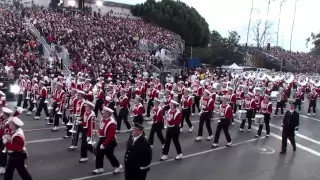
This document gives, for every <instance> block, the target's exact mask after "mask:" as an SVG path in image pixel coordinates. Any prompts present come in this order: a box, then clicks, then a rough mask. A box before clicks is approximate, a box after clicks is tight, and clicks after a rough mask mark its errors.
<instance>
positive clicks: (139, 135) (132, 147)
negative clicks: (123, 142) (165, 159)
mask: <svg viewBox="0 0 320 180" xmlns="http://www.w3.org/2000/svg"><path fill="white" fill-rule="evenodd" d="M151 160H152V150H151V146H150V144H149V142H148V140H147V138H146V137H145V135H144V131H143V126H142V125H141V124H138V123H134V126H133V131H132V134H131V136H130V137H129V140H128V144H127V150H126V153H125V157H124V166H125V168H124V169H125V171H124V172H125V180H145V179H146V177H147V173H148V171H149V170H150V164H151Z"/></svg>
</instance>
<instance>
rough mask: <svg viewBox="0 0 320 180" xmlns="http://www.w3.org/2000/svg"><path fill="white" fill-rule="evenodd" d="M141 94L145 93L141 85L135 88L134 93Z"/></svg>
mask: <svg viewBox="0 0 320 180" xmlns="http://www.w3.org/2000/svg"><path fill="white" fill-rule="evenodd" d="M142 94H145V89H144V87H143V86H140V87H138V88H137V89H136V95H138V96H141V95H142Z"/></svg>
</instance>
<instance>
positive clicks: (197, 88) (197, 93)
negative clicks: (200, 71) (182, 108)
mask: <svg viewBox="0 0 320 180" xmlns="http://www.w3.org/2000/svg"><path fill="white" fill-rule="evenodd" d="M202 94H203V88H202V86H201V85H200V82H199V81H196V82H195V85H194V86H193V96H194V102H193V104H192V114H191V115H194V113H195V112H196V110H195V107H197V108H198V112H199V115H200V112H201V109H200V99H201V96H202Z"/></svg>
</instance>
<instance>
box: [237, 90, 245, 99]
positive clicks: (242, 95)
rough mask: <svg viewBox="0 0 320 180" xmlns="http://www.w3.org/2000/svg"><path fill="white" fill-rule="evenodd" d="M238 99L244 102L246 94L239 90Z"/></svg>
mask: <svg viewBox="0 0 320 180" xmlns="http://www.w3.org/2000/svg"><path fill="white" fill-rule="evenodd" d="M236 98H237V100H243V99H244V98H245V96H244V92H243V91H242V90H237V91H236Z"/></svg>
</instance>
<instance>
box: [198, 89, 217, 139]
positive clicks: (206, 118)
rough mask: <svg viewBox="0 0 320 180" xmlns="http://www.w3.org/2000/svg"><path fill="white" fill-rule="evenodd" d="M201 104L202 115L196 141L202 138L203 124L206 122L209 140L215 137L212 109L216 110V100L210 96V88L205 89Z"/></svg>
mask: <svg viewBox="0 0 320 180" xmlns="http://www.w3.org/2000/svg"><path fill="white" fill-rule="evenodd" d="M200 104H201V109H202V111H201V115H200V122H199V129H198V137H197V138H196V141H201V140H202V138H203V137H202V135H203V125H204V123H206V128H207V130H208V134H209V136H208V137H207V140H211V139H212V138H213V134H212V129H211V116H212V111H213V110H214V101H213V100H212V99H211V97H210V92H209V90H207V89H206V90H205V95H204V97H202V98H201V100H200Z"/></svg>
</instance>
